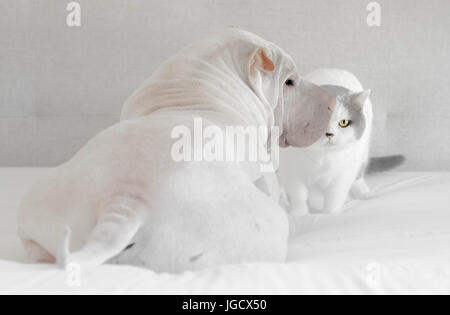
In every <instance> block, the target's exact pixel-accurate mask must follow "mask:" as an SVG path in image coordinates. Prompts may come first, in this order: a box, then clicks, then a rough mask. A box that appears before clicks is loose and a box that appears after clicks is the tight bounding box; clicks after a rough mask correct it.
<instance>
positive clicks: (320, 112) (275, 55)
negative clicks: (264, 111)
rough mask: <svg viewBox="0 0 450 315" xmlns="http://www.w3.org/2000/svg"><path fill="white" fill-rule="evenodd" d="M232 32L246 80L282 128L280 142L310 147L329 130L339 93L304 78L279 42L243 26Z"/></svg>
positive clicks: (231, 37) (272, 121) (235, 53)
mask: <svg viewBox="0 0 450 315" xmlns="http://www.w3.org/2000/svg"><path fill="white" fill-rule="evenodd" d="M228 34H229V38H230V42H232V41H231V39H233V40H234V43H235V45H234V47H233V48H234V49H235V52H234V56H236V55H237V56H239V57H238V59H239V60H240V61H242V60H244V62H242V63H241V64H242V65H243V67H244V69H242V70H241V71H240V73H241V74H243V77H242V79H243V80H244V81H246V83H247V84H248V86H249V87H250V88H251V89H252V91H253V92H254V94H255V95H256V96H257V97H258V98H259V100H260V101H261V102H262V104H264V105H265V106H266V107H267V108H268V109H269V113H270V114H269V116H271V117H270V118H271V119H270V120H269V125H276V126H279V127H280V128H281V130H282V136H281V138H280V145H281V146H283V147H286V146H295V147H306V146H309V145H311V144H313V143H314V142H316V141H317V140H318V139H319V138H320V137H321V136H322V135H323V134H324V133H325V132H326V130H327V126H328V123H329V121H330V118H331V114H332V111H333V109H334V106H335V104H336V98H335V96H334V95H332V94H331V93H329V92H328V91H326V90H325V89H322V88H321V87H319V86H317V85H314V84H312V83H308V82H306V81H304V80H302V79H301V77H300V75H299V74H298V72H297V67H296V65H295V63H294V61H293V59H292V58H291V57H290V56H289V55H288V54H287V53H285V52H284V51H283V50H282V49H281V48H280V47H278V46H277V45H275V44H273V43H271V42H268V41H266V40H264V39H262V38H260V37H258V36H256V35H254V34H251V33H248V32H245V31H242V30H239V29H231V30H228ZM236 38H239V41H236ZM235 63H239V61H237V62H236V61H235Z"/></svg>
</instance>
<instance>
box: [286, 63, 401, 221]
mask: <svg viewBox="0 0 450 315" xmlns="http://www.w3.org/2000/svg"><path fill="white" fill-rule="evenodd" d="M305 80H307V81H310V82H312V83H314V84H317V85H320V86H322V88H324V89H326V90H328V91H329V92H331V93H333V94H334V95H336V106H335V109H334V112H333V114H332V117H331V120H330V124H329V128H328V131H327V133H326V134H324V135H323V137H322V138H321V139H320V140H319V141H317V142H316V143H315V144H314V145H312V146H311V147H309V148H301V149H299V148H288V149H285V150H282V151H281V152H280V168H279V172H278V176H279V181H280V185H281V187H282V188H283V190H284V191H285V193H286V195H287V198H286V199H287V207H288V208H289V210H290V214H291V215H294V216H296V215H303V214H307V213H309V212H310V210H315V211H319V212H324V213H329V214H337V213H340V212H341V211H342V209H343V206H344V204H345V202H346V200H347V198H348V195H349V193H351V194H352V196H353V197H354V198H357V199H367V198H369V197H371V196H372V192H371V191H370V189H369V188H368V186H367V185H366V182H365V180H364V174H365V170H366V168H367V165H368V164H370V163H369V146H370V138H371V132H372V122H373V111H372V103H371V101H370V99H369V96H370V90H364V89H363V87H362V85H361V83H360V82H359V80H358V79H357V78H356V77H355V76H354V75H352V74H351V73H349V72H347V71H344V70H338V69H321V70H317V71H315V72H313V73H311V74H310V75H308V76H306V77H305ZM403 159H404V157H401V156H394V157H387V158H381V159H373V160H372V161H371V162H372V164H371V166H370V169H371V171H379V170H382V168H386V169H390V168H393V167H395V166H396V165H398V164H401V163H402V162H403ZM378 164H385V165H381V169H378Z"/></svg>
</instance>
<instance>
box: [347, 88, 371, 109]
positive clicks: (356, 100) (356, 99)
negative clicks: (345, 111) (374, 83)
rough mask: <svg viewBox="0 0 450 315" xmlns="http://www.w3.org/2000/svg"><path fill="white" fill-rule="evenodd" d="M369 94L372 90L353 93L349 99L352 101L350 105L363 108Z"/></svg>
mask: <svg viewBox="0 0 450 315" xmlns="http://www.w3.org/2000/svg"><path fill="white" fill-rule="evenodd" d="M371 94H372V90H365V91H362V92H359V93H353V94H352V95H351V96H350V97H351V99H352V103H353V104H355V105H356V106H358V107H359V108H361V109H362V108H364V104H366V102H367V100H368V99H369V97H370V95H371Z"/></svg>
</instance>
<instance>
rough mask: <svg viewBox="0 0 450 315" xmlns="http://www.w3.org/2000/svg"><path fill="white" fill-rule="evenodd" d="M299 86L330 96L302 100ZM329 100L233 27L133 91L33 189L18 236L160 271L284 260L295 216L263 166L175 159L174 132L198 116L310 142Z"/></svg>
mask: <svg viewBox="0 0 450 315" xmlns="http://www.w3.org/2000/svg"><path fill="white" fill-rule="evenodd" d="M288 79H291V80H293V81H294V84H293V85H291V84H290V85H286V84H285V82H286V80H288ZM302 89H303V91H304V93H305V95H309V94H310V93H311V94H314V95H317V93H319V94H321V93H323V95H324V96H323V97H324V98H325V99H326V102H324V103H321V104H314V105H313V104H312V103H308V102H307V103H305V104H303V105H302V104H300V105H299V106H300V107H299V108H296V106H297V105H298V104H297V103H298V99H299V97H298V95H297V94H298V93H299V91H300V92H301V91H302ZM289 95H291V96H289ZM300 98H301V97H300ZM332 102H333V99H332V97H331V96H330V95H328V94H326V92H324V91H322V90H320V89H318V88H317V87H314V86H308V88H306V89H305V87H304V84H303V83H301V81H300V80H299V79H298V75H297V73H296V68H295V65H294V63H293V61H292V59H291V58H290V57H289V56H288V55H286V54H285V53H284V52H283V51H282V50H281V49H280V48H278V47H277V46H275V45H274V44H272V43H269V42H267V41H265V40H263V39H261V38H259V37H257V36H255V35H253V34H250V33H247V32H244V31H241V30H237V29H229V30H227V31H225V32H223V33H222V34H220V35H218V36H214V37H212V38H210V39H207V40H204V41H201V42H198V43H196V44H194V45H192V46H190V47H188V48H186V49H185V50H183V51H182V52H181V53H180V54H178V55H176V56H175V57H173V58H172V59H170V60H169V61H168V62H167V63H165V64H164V65H163V66H162V67H161V68H160V69H159V71H158V72H157V73H156V74H155V75H154V76H153V77H152V78H151V79H150V80H149V81H148V82H147V83H146V84H145V85H144V86H143V87H142V88H140V89H139V90H138V91H137V92H135V93H134V94H133V96H132V97H131V98H130V99H129V100H128V101H127V103H126V104H125V107H124V110H123V113H122V122H120V123H119V124H117V125H115V126H113V127H111V128H109V129H107V130H105V131H104V132H102V133H100V134H99V135H98V136H96V137H95V138H94V139H92V140H91V141H90V142H89V143H88V144H87V145H86V146H85V147H84V148H83V149H82V150H81V151H80V152H78V153H77V154H76V155H75V156H74V158H73V159H72V160H70V161H69V162H67V163H66V164H63V165H61V166H60V167H58V168H56V169H54V170H52V171H50V173H49V174H48V175H47V176H46V177H45V178H43V179H42V180H41V181H40V182H38V183H37V184H36V185H34V187H33V188H32V189H31V190H30V191H29V192H28V193H27V194H26V197H25V198H24V200H23V203H22V205H21V209H20V216H19V233H20V236H21V238H22V239H23V242H24V245H25V247H26V249H27V251H28V253H29V256H30V260H31V261H32V262H54V261H55V259H56V260H57V261H58V262H59V263H60V264H61V265H66V264H67V263H71V262H77V263H80V264H102V263H105V262H108V261H109V262H113V263H120V264H131V265H137V266H143V267H146V268H150V269H153V270H155V271H159V272H179V271H184V270H194V269H199V268H205V267H208V266H213V265H217V264H230V263H241V262H256V261H267V262H282V261H284V259H285V256H286V250H287V238H288V222H287V218H286V216H285V213H284V211H283V210H282V209H281V208H280V207H279V206H278V204H277V203H276V202H275V201H273V200H271V199H270V198H269V197H268V196H267V195H265V194H264V193H262V192H261V191H260V190H258V189H257V188H256V187H255V185H254V184H253V182H254V181H255V180H257V179H258V178H260V176H261V174H260V173H259V168H258V165H254V164H255V163H253V164H252V163H248V164H244V163H232V162H174V161H173V159H172V158H171V147H172V144H173V143H174V141H175V140H174V139H171V137H170V135H171V132H172V131H173V128H174V127H175V126H188V127H189V128H193V119H194V118H196V117H201V118H202V119H203V124H204V125H205V126H206V125H215V126H219V127H224V126H236V125H240V126H253V125H255V126H260V125H263V126H267V128H268V129H269V130H270V128H271V127H272V126H274V125H280V126H282V127H283V130H284V133H283V134H284V136H283V143H285V144H286V143H287V144H293V145H302V146H305V145H309V144H312V143H313V142H314V141H316V140H317V139H318V138H319V137H320V136H322V135H323V133H324V132H325V130H326V127H327V124H328V120H329V118H330V112H329V109H328V108H329V107H330V104H331V103H332ZM283 110H285V111H283ZM296 120H298V121H300V122H301V123H302V124H303V126H304V128H302V129H301V131H300V132H299V134H298V136H297V135H296V134H295V129H293V130H294V131H292V130H291V129H292V128H293V127H294V126H295V125H296ZM283 122H284V124H283ZM305 124H309V125H308V126H306V125H305ZM309 126H311V127H310V128H309ZM262 141H263V142H264V143H263V144H264V145H266V144H267V138H266V139H262ZM256 164H257V163H256ZM65 227H67V228H66V229H65ZM63 230H65V235H64V237H62V234H63V233H62V231H63ZM70 232H71V234H70ZM61 239H62V242H61ZM69 249H70V250H69Z"/></svg>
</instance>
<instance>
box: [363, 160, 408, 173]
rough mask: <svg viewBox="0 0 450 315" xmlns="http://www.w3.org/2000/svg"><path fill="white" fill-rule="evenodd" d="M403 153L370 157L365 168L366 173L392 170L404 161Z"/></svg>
mask: <svg viewBox="0 0 450 315" xmlns="http://www.w3.org/2000/svg"><path fill="white" fill-rule="evenodd" d="M405 161H406V157H405V156H404V155H391V156H384V157H376V158H371V159H370V161H369V165H368V166H367V169H366V174H373V173H381V172H387V171H390V170H393V169H394V168H396V167H399V166H400V165H402V164H403V163H405Z"/></svg>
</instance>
